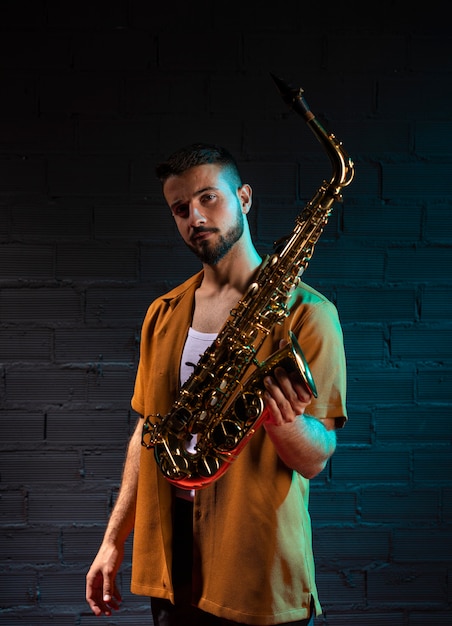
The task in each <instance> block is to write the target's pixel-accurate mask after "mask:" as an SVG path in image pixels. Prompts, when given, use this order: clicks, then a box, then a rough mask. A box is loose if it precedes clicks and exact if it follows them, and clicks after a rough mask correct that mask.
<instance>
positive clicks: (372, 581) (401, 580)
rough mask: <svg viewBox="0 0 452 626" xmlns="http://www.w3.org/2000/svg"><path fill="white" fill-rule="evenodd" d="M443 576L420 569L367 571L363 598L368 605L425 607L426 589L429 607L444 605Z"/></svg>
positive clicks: (439, 573)
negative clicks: (390, 604) (380, 603)
mask: <svg viewBox="0 0 452 626" xmlns="http://www.w3.org/2000/svg"><path fill="white" fill-rule="evenodd" d="M445 579H446V575H445V572H442V571H441V570H438V569H436V568H432V570H431V571H428V570H426V569H425V568H424V567H422V568H421V567H416V566H413V567H397V566H389V567H382V568H379V569H373V570H370V571H369V572H368V574H367V597H368V599H369V602H370V603H372V604H374V603H376V602H382V600H383V599H384V601H385V602H390V603H397V604H405V605H406V604H408V603H410V604H418V605H422V604H423V603H425V590H426V589H429V601H430V602H431V603H433V602H436V603H445V602H446V601H447V598H446V594H445V592H444V582H445Z"/></svg>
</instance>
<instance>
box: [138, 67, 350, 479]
mask: <svg viewBox="0 0 452 626" xmlns="http://www.w3.org/2000/svg"><path fill="white" fill-rule="evenodd" d="M272 78H273V80H274V81H275V83H276V85H277V87H278V89H279V92H280V94H281V96H282V97H283V99H284V101H285V102H286V103H287V104H288V105H289V106H290V107H291V108H292V109H293V110H294V111H295V112H296V113H298V114H299V115H301V116H302V117H303V118H304V120H305V121H306V123H307V125H308V126H309V127H310V129H311V130H312V132H313V133H314V135H315V136H316V137H317V139H318V140H319V141H320V143H321V144H322V146H323V148H324V149H325V150H326V152H327V154H328V156H329V158H330V161H331V164H332V167H333V174H332V178H331V180H330V181H329V182H327V181H324V182H323V183H322V185H321V186H320V188H319V189H318V191H317V192H316V193H315V194H314V197H313V198H312V200H310V201H309V202H308V204H307V205H306V206H305V207H304V209H303V210H302V212H301V213H300V215H298V216H297V218H296V220H295V228H294V230H293V232H292V233H291V234H290V235H288V236H287V237H286V238H283V241H282V242H281V241H278V242H277V247H275V252H274V253H273V254H272V255H268V256H267V257H266V258H265V259H264V261H263V264H262V266H261V268H260V271H259V274H258V276H257V278H256V280H255V281H254V282H253V283H252V284H251V285H250V286H249V288H248V290H247V291H246V293H245V294H244V295H243V297H242V298H241V300H240V301H239V302H238V303H237V305H236V307H235V308H234V309H233V310H232V311H231V312H230V315H229V317H228V319H227V320H226V322H225V324H224V326H223V328H222V329H221V330H220V332H219V334H218V336H217V338H216V339H215V341H214V342H213V343H212V344H211V346H210V347H209V348H207V350H206V351H205V352H204V354H203V355H202V356H201V358H200V360H199V362H198V364H197V365H196V367H195V369H194V371H193V373H192V374H191V376H190V377H189V378H188V380H187V381H186V382H185V384H184V385H183V386H182V388H181V390H180V393H179V396H178V398H177V399H176V401H175V402H174V404H173V406H172V408H171V409H170V411H169V413H168V414H167V415H165V416H163V417H162V416H161V415H154V416H148V417H147V418H146V420H145V422H144V425H143V432H142V442H141V443H142V445H143V446H145V447H146V448H148V449H153V450H154V456H155V459H156V462H157V464H158V466H159V469H160V470H161V472H162V473H163V475H164V477H165V478H166V479H167V480H168V481H169V482H170V483H172V484H173V485H176V486H177V487H180V488H182V489H200V488H203V487H206V486H207V485H210V484H211V483H212V482H213V481H215V480H217V479H218V478H219V477H220V476H222V475H223V474H224V473H225V472H226V470H227V469H228V468H229V467H230V465H231V464H232V463H233V461H234V460H235V459H236V458H237V456H238V454H239V453H240V452H241V450H242V449H243V448H244V446H245V445H246V444H247V443H248V441H249V440H250V438H251V437H252V435H253V434H254V433H255V432H256V430H257V429H258V427H259V426H260V425H261V423H262V422H263V421H264V419H265V418H266V410H265V407H264V401H263V393H264V384H263V380H264V378H265V376H267V375H269V374H271V373H272V371H273V370H274V368H275V367H283V368H285V369H286V370H287V371H289V372H292V371H298V372H299V374H300V375H301V376H302V379H303V381H304V383H305V385H306V386H307V387H308V388H309V390H310V391H311V393H312V395H313V396H315V397H317V389H316V386H315V382H314V380H313V377H312V375H311V372H310V370H309V365H308V363H307V362H306V359H305V357H304V355H303V352H302V350H301V347H300V346H299V344H298V341H297V339H296V337H295V335H293V334H292V333H291V332H289V337H288V342H287V344H286V345H285V346H284V347H283V348H280V349H279V350H278V351H276V352H275V353H274V354H273V355H271V356H270V357H269V358H268V359H267V360H265V361H264V362H262V363H261V362H259V361H258V359H257V355H258V352H259V349H260V347H261V345H262V343H263V341H264V340H265V338H266V337H267V336H268V335H269V333H270V332H271V330H272V329H273V327H274V326H275V325H276V324H280V323H282V321H283V320H284V319H285V318H286V317H287V316H288V314H289V308H288V302H289V299H290V296H291V293H292V291H293V289H294V288H295V287H296V286H297V285H298V283H299V281H300V277H301V275H302V273H303V272H304V270H305V269H306V267H307V266H308V263H309V261H310V259H311V257H312V254H313V251H314V246H315V244H316V243H317V241H318V239H319V237H320V235H321V234H322V232H323V230H324V227H325V226H326V224H327V222H328V219H329V216H330V214H331V210H332V205H333V203H334V202H335V201H341V200H342V196H341V190H342V188H343V187H345V186H347V185H349V184H350V182H351V181H352V179H353V176H354V166H353V162H352V160H351V159H350V158H349V157H348V156H347V154H346V152H345V151H344V150H343V148H342V144H341V143H340V142H339V141H337V139H336V137H335V136H334V135H333V134H329V133H327V132H326V131H325V129H324V128H323V126H322V125H321V124H320V122H319V121H317V119H316V118H315V116H314V115H313V113H312V112H311V111H310V109H309V107H308V105H307V103H306V101H305V99H304V98H303V89H301V88H299V89H293V88H292V87H290V86H289V85H287V84H286V83H285V82H284V81H282V80H281V79H279V78H277V77H276V76H273V75H272ZM194 436H195V437H196V443H195V445H194V446H193V445H192V439H193V437H194Z"/></svg>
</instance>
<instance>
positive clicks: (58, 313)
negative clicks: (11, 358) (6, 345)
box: [0, 285, 82, 353]
mask: <svg viewBox="0 0 452 626" xmlns="http://www.w3.org/2000/svg"><path fill="white" fill-rule="evenodd" d="M81 314H82V307H81V298H80V295H79V294H77V292H76V291H75V290H73V289H71V288H69V287H60V286H58V285H55V287H51V288H47V287H41V288H33V289H30V288H27V287H22V288H20V289H18V288H16V289H2V290H1V291H0V316H1V320H2V322H8V323H13V322H17V321H19V323H23V322H33V324H50V323H51V322H52V320H53V321H54V323H55V324H57V323H58V324H59V325H61V324H64V323H67V322H71V323H74V322H76V321H78V322H80V321H81ZM19 353H20V349H19Z"/></svg>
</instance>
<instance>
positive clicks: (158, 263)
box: [141, 242, 201, 291]
mask: <svg viewBox="0 0 452 626" xmlns="http://www.w3.org/2000/svg"><path fill="white" fill-rule="evenodd" d="M178 243H179V242H178ZM200 269H201V264H200V262H199V260H198V259H197V258H196V257H195V256H194V255H193V254H191V253H190V251H189V250H188V249H186V248H185V246H184V247H181V246H180V244H179V245H178V246H176V243H174V244H170V245H167V246H163V245H159V246H158V247H157V246H152V247H151V246H148V245H145V246H143V247H142V250H141V275H142V278H143V279H144V280H145V281H150V280H154V281H158V282H163V281H165V282H167V283H173V282H174V281H176V282H180V277H181V276H184V277H185V278H188V277H189V276H191V275H192V274H194V273H195V272H198V271H199V270H200ZM165 291H167V289H165Z"/></svg>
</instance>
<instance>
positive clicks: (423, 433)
mask: <svg viewBox="0 0 452 626" xmlns="http://www.w3.org/2000/svg"><path fill="white" fill-rule="evenodd" d="M449 423H450V407H448V406H436V405H424V406H410V405H406V406H403V405H400V406H398V405H395V406H391V407H387V408H385V409H377V410H376V411H375V426H374V428H375V434H376V437H377V440H378V441H383V442H394V443H396V442H398V441H399V442H400V441H405V442H406V443H407V444H409V443H410V442H415V443H435V442H436V443H442V442H443V441H444V433H445V432H447V427H448V424H449Z"/></svg>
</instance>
